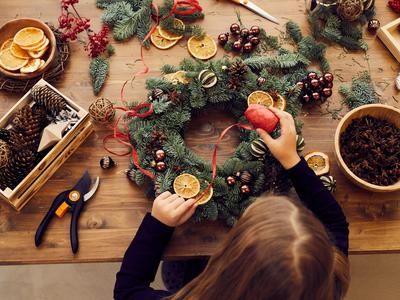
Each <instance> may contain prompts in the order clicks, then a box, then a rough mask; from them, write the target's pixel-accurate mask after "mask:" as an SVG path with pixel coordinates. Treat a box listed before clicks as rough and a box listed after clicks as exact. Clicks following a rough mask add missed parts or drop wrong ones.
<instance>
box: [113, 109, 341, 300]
mask: <svg viewBox="0 0 400 300" xmlns="http://www.w3.org/2000/svg"><path fill="white" fill-rule="evenodd" d="M270 109H271V110H272V111H273V112H274V113H275V114H276V115H277V116H278V117H279V119H280V124H281V136H280V137H279V138H277V139H273V138H271V136H269V135H268V133H266V132H265V131H263V130H261V129H258V130H257V131H258V133H259V135H260V136H261V137H262V138H263V140H264V141H265V143H266V144H267V146H268V148H269V150H270V151H271V153H272V154H273V155H274V156H275V157H276V158H277V159H278V160H279V162H280V163H281V164H282V166H283V167H284V168H285V169H286V170H287V174H288V176H289V177H290V179H291V181H292V183H293V185H294V187H295V189H296V192H297V194H298V196H299V198H300V200H301V203H300V202H298V201H294V200H291V199H289V198H287V197H277V196H270V197H262V198H261V199H258V200H257V201H255V202H254V203H253V204H252V205H250V206H249V207H248V208H247V210H246V211H245V213H244V214H243V216H242V217H241V218H240V219H239V221H238V222H237V224H236V225H235V226H234V227H233V228H232V230H231V231H230V232H229V234H228V235H227V237H226V238H225V240H224V241H223V243H221V245H220V246H219V248H218V250H217V251H216V253H215V254H214V255H213V256H212V257H211V258H210V259H209V262H208V264H207V266H206V268H205V269H204V271H203V272H202V273H201V274H200V275H199V276H198V277H196V278H195V279H193V280H192V281H190V282H189V283H188V284H187V285H186V286H184V287H183V288H182V289H181V290H179V291H178V292H177V293H176V294H174V295H171V294H170V293H168V292H167V291H160V290H153V289H152V288H150V287H149V285H150V283H151V282H152V281H153V280H154V277H155V274H156V272H157V268H158V265H159V263H160V260H161V257H162V254H163V251H164V249H165V247H166V246H167V244H168V242H169V240H170V238H171V236H172V233H173V231H174V227H176V226H179V225H181V224H183V223H184V222H186V221H187V220H188V219H189V218H190V217H191V216H192V215H193V213H194V211H195V209H196V202H195V200H194V199H189V200H187V201H185V200H184V199H182V198H180V197H179V196H177V195H172V194H171V193H169V192H165V193H163V194H161V195H160V196H159V197H157V198H156V199H155V201H154V203H153V208H152V211H151V214H147V215H146V216H145V218H144V220H143V222H142V224H141V226H140V228H139V230H138V232H137V234H136V237H135V238H134V240H133V241H132V243H131V245H130V246H129V248H128V250H127V251H126V253H125V256H124V260H123V262H122V266H121V270H120V271H119V272H118V273H117V281H116V284H115V290H114V297H115V299H117V300H127V299H129V300H133V299H139V300H145V299H174V300H177V299H191V300H236V299H237V300H239V299H240V300H242V299H243V300H247V299H248V300H261V299H263V300H264V299H265V300H300V299H301V300H314V299H315V300H339V299H343V298H344V296H345V294H346V291H347V288H348V285H349V265H348V260H347V254H348V223H347V222H346V218H345V216H344V214H343V212H342V210H341V208H340V206H339V205H338V203H337V202H336V200H335V199H334V198H333V196H332V195H331V194H330V192H329V191H328V190H327V189H326V188H325V187H324V186H323V184H322V183H321V181H320V180H319V178H318V177H317V176H316V175H315V174H314V172H313V171H312V170H311V169H310V168H308V166H307V163H306V162H305V160H304V159H303V158H300V157H299V156H298V154H297V151H296V130H295V125H294V120H293V118H292V116H291V115H290V114H288V113H286V112H283V111H280V110H277V109H274V108H270Z"/></svg>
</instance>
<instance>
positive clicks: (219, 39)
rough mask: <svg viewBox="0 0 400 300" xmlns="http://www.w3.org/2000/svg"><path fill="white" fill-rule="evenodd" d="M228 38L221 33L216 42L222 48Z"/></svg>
mask: <svg viewBox="0 0 400 300" xmlns="http://www.w3.org/2000/svg"><path fill="white" fill-rule="evenodd" d="M228 39H229V36H228V33H221V34H220V35H219V36H218V42H219V44H220V45H221V46H224V45H225V44H226V43H227V42H228Z"/></svg>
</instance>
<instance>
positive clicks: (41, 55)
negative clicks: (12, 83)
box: [0, 19, 57, 80]
mask: <svg viewBox="0 0 400 300" xmlns="http://www.w3.org/2000/svg"><path fill="white" fill-rule="evenodd" d="M56 49H57V47H56V38H55V35H54V33H53V31H52V30H51V29H50V27H49V26H48V25H47V24H45V23H44V22H42V21H40V20H37V19H16V20H11V21H9V22H7V23H5V24H4V25H3V26H1V27H0V73H1V74H3V75H4V76H6V77H9V78H14V79H20V80H24V79H31V78H35V77H38V76H40V75H41V74H43V73H44V72H45V71H46V70H47V69H48V68H49V67H50V65H51V64H52V63H53V61H54V59H55V57H56Z"/></svg>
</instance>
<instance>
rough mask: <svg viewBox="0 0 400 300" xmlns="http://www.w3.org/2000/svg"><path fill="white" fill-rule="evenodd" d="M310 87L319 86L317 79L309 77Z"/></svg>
mask: <svg viewBox="0 0 400 300" xmlns="http://www.w3.org/2000/svg"><path fill="white" fill-rule="evenodd" d="M310 83H311V87H312V88H317V87H319V80H318V79H311V82H310Z"/></svg>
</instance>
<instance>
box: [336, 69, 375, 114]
mask: <svg viewBox="0 0 400 300" xmlns="http://www.w3.org/2000/svg"><path fill="white" fill-rule="evenodd" d="M339 92H340V93H341V94H342V95H343V97H344V100H343V101H344V103H345V104H346V105H347V106H348V107H349V109H354V108H357V107H359V106H361V105H366V104H372V103H378V102H379V97H378V96H377V94H376V92H375V89H374V85H373V82H372V79H371V76H370V75H369V73H368V72H367V71H364V72H362V73H360V74H358V75H357V76H355V77H354V78H353V80H352V85H351V87H348V86H345V85H342V86H340V88H339Z"/></svg>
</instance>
